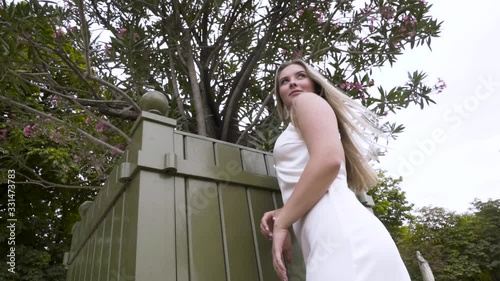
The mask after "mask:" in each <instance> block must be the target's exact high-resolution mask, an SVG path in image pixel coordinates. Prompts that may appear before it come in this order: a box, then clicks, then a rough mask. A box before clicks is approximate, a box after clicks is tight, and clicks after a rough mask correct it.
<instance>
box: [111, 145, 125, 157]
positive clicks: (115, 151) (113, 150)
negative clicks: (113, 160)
mask: <svg viewBox="0 0 500 281" xmlns="http://www.w3.org/2000/svg"><path fill="white" fill-rule="evenodd" d="M115 148H116V149H119V150H123V149H124V148H125V146H124V145H122V144H117V145H115ZM116 149H112V150H111V155H115V154H116V153H118V151H117V150H116Z"/></svg>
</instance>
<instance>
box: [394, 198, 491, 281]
mask: <svg viewBox="0 0 500 281" xmlns="http://www.w3.org/2000/svg"><path fill="white" fill-rule="evenodd" d="M472 204H473V205H474V208H476V209H475V210H476V212H475V213H465V214H456V213H454V212H450V211H447V210H445V209H443V208H439V207H424V208H421V209H420V210H418V214H417V215H416V216H415V220H414V221H413V222H412V223H411V224H410V225H409V231H408V232H407V233H406V236H405V238H404V239H403V240H402V242H401V243H400V245H399V246H400V250H401V252H402V257H403V259H404V261H405V263H406V265H407V267H408V270H409V271H410V274H411V276H412V280H422V279H421V276H420V272H419V268H418V262H417V261H416V259H415V253H416V251H420V252H421V253H422V255H423V256H424V257H426V259H427V260H428V261H429V264H430V266H431V268H432V271H433V273H434V276H435V278H436V280H444V281H446V280H450V281H452V280H453V281H458V280H464V281H466V280H481V281H486V280H498V278H497V277H496V276H497V275H496V274H498V273H497V272H498V271H497V270H498V269H497V268H495V267H494V266H491V265H497V264H498V259H496V257H497V254H498V251H497V250H498V249H496V247H495V245H497V244H498V239H497V236H498V235H496V236H494V235H495V233H498V231H499V230H500V228H499V227H498V225H497V224H496V222H497V221H498V217H497V216H496V215H498V211H499V210H500V209H499V208H498V207H499V205H498V200H496V201H488V202H484V203H483V202H480V201H474V202H473V203H472ZM472 210H474V209H472ZM486 210H487V211H486ZM486 213H488V215H485V214H486ZM495 278H496V279H495Z"/></svg>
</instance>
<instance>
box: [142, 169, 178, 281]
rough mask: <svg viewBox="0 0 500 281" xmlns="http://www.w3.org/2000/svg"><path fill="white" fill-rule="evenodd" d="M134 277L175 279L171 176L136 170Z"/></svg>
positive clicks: (149, 280) (173, 198)
mask: <svg viewBox="0 0 500 281" xmlns="http://www.w3.org/2000/svg"><path fill="white" fill-rule="evenodd" d="M138 177H139V179H140V180H139V182H140V190H139V205H138V206H139V208H138V209H139V213H138V221H137V267H136V279H137V280H148V281H160V280H175V275H176V274H175V271H176V270H175V268H176V265H175V263H176V260H175V251H174V249H175V212H174V210H175V201H174V200H175V195H174V188H173V185H174V179H173V177H170V176H168V175H163V174H160V173H156V172H150V171H140V172H139V175H138Z"/></svg>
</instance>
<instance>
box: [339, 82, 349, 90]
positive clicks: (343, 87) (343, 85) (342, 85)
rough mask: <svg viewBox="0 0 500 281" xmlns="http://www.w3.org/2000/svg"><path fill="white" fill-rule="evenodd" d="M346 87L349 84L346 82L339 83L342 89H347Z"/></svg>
mask: <svg viewBox="0 0 500 281" xmlns="http://www.w3.org/2000/svg"><path fill="white" fill-rule="evenodd" d="M346 87H347V85H346V84H345V83H342V84H340V85H339V88H341V89H345V88H346Z"/></svg>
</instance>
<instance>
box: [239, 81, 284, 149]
mask: <svg viewBox="0 0 500 281" xmlns="http://www.w3.org/2000/svg"><path fill="white" fill-rule="evenodd" d="M274 92H275V90H274V89H273V90H272V91H271V92H270V93H269V94H268V95H267V97H266V99H265V100H264V102H263V103H262V105H261V106H260V108H259V111H258V112H257V116H255V119H254V120H253V121H252V123H251V124H250V125H248V126H247V127H246V129H245V131H244V132H243V134H241V136H240V137H239V138H238V140H237V141H236V144H239V143H240V141H242V140H243V139H244V138H245V137H246V136H247V134H248V132H249V131H250V130H251V129H252V128H253V127H254V126H255V124H257V122H258V121H259V116H260V115H261V114H262V112H264V109H265V108H266V105H267V104H268V103H269V102H270V101H271V99H272V97H273V95H274Z"/></svg>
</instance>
